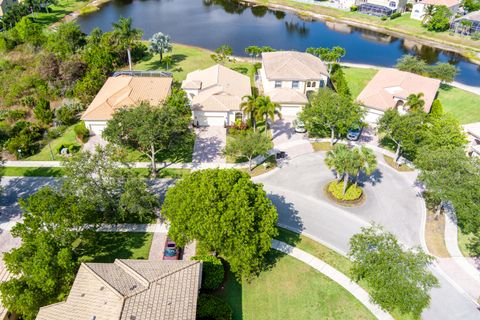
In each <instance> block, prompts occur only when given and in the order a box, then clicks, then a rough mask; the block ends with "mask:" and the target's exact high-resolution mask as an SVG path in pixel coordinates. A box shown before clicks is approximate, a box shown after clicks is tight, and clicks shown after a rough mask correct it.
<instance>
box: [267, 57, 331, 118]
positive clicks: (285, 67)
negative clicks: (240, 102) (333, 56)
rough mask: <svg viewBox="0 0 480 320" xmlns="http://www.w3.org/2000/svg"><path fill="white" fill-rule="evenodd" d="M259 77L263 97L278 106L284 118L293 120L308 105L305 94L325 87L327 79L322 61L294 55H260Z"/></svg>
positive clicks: (326, 69)
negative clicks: (289, 117)
mask: <svg viewBox="0 0 480 320" xmlns="http://www.w3.org/2000/svg"><path fill="white" fill-rule="evenodd" d="M259 73H260V78H261V81H262V88H263V93H264V94H265V95H267V96H269V97H270V99H271V100H272V102H275V103H278V104H279V105H280V106H281V113H282V115H284V116H296V115H297V114H298V113H299V112H300V111H301V110H302V108H303V107H304V106H305V105H306V104H307V103H308V98H307V94H308V93H309V92H313V91H317V90H318V89H319V88H323V87H325V86H327V84H328V79H329V74H328V68H327V66H326V65H325V63H323V61H322V60H320V59H319V58H317V57H316V56H314V55H312V54H310V53H306V52H298V51H276V52H264V53H262V68H261V69H260V70H259Z"/></svg>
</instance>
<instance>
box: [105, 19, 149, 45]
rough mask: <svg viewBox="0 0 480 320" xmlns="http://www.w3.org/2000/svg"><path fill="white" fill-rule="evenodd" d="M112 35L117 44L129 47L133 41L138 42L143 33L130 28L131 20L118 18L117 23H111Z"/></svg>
mask: <svg viewBox="0 0 480 320" xmlns="http://www.w3.org/2000/svg"><path fill="white" fill-rule="evenodd" d="M112 26H113V34H114V35H115V38H116V40H117V44H122V45H125V46H126V47H129V46H130V45H131V44H132V43H133V42H134V41H136V40H140V38H141V37H142V35H143V31H142V30H140V29H135V28H133V27H132V18H124V17H120V19H118V21H117V22H114V23H112Z"/></svg>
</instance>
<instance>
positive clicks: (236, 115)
mask: <svg viewBox="0 0 480 320" xmlns="http://www.w3.org/2000/svg"><path fill="white" fill-rule="evenodd" d="M242 120H243V115H242V113H241V112H237V113H235V122H237V121H242Z"/></svg>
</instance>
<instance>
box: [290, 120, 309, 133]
mask: <svg viewBox="0 0 480 320" xmlns="http://www.w3.org/2000/svg"><path fill="white" fill-rule="evenodd" d="M293 128H294V129H295V132H296V133H305V132H307V129H306V128H305V123H303V121H300V120H293Z"/></svg>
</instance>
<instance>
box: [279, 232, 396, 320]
mask: <svg viewBox="0 0 480 320" xmlns="http://www.w3.org/2000/svg"><path fill="white" fill-rule="evenodd" d="M272 248H273V249H275V250H278V251H280V252H283V253H285V254H288V255H289V256H291V257H293V258H295V259H297V260H300V261H302V262H303V263H306V264H307V265H309V266H310V267H312V268H314V269H315V270H317V271H319V272H321V273H322V274H323V275H325V276H327V277H328V278H330V279H331V280H332V281H334V282H336V283H337V284H339V285H340V286H342V287H343V288H344V289H345V290H347V291H348V292H350V294H352V295H353V296H354V297H355V298H356V299H357V300H358V301H360V302H361V303H362V304H363V305H364V306H365V307H366V308H367V309H368V310H369V311H370V312H371V313H372V314H373V315H374V316H375V318H377V319H381V320H393V317H392V316H391V315H390V314H389V313H387V312H385V311H383V310H382V309H380V308H379V307H378V306H377V305H375V304H373V303H372V302H370V296H369V294H368V293H367V292H366V291H365V290H364V289H363V288H362V287H360V286H359V285H358V284H356V283H354V282H353V281H352V280H351V279H350V278H348V277H347V276H346V275H344V274H343V273H341V272H340V271H338V270H337V269H335V268H333V267H332V266H330V265H329V264H327V263H326V262H324V261H322V260H320V259H318V258H317V257H314V256H313V255H311V254H309V253H307V252H305V251H303V250H300V249H298V248H295V247H293V246H291V245H289V244H287V243H285V242H282V241H278V240H272Z"/></svg>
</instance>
